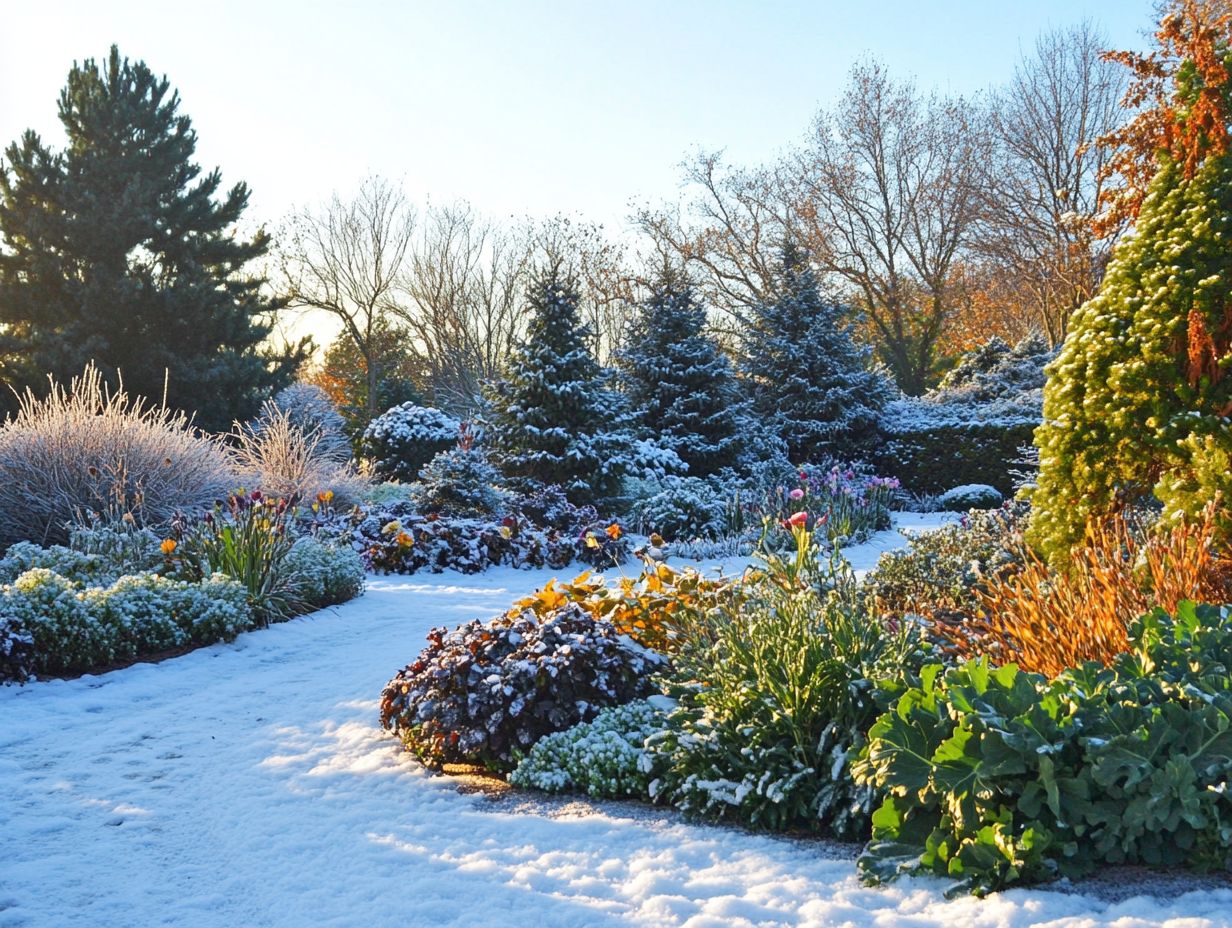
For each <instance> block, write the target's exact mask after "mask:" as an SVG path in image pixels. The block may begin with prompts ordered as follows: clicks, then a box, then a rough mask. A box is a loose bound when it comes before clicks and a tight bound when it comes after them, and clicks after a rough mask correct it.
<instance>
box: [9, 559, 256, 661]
mask: <svg viewBox="0 0 1232 928" xmlns="http://www.w3.org/2000/svg"><path fill="white" fill-rule="evenodd" d="M0 615H3V616H5V617H6V618H7V620H8V621H9V622H10V623H11V624H14V625H16V626H17V627H19V628H20V629H21V630H22V631H23V633H24V634H27V635H29V637H30V638H31V640H32V652H33V653H32V660H31V662H30V663H31V665H32V667H33V669H34V670H35V671H36V672H37V673H40V674H56V673H71V672H80V671H85V670H90V669H92V668H95V667H99V666H105V665H107V664H110V663H112V662H114V661H116V660H127V659H131V658H133V657H137V656H140V655H142V654H152V653H156V652H159V651H165V650H168V649H171V648H178V647H183V646H186V645H190V644H206V643H209V642H213V641H220V640H229V639H231V638H234V637H235V636H236V635H237V634H238V633H239V632H241V631H243V630H245V629H247V628H250V627H251V625H252V613H251V611H250V610H249V608H248V604H247V598H246V594H245V590H244V587H243V586H241V585H240V584H238V583H236V582H235V581H233V580H230V579H228V578H226V577H212V578H210V579H208V580H206V581H204V582H203V583H200V584H196V583H188V582H185V581H182V580H174V579H171V578H168V577H163V576H160V575H158V574H150V573H146V574H135V575H130V576H123V577H120V578H119V579H117V580H116V581H115V582H114V583H111V584H109V585H107V586H84V585H83V584H81V583H75V582H73V581H72V580H70V579H68V578H66V577H62V576H60V575H59V574H57V573H54V572H52V571H50V570H48V569H46V568H38V567H36V568H34V569H32V570H29V571H26V572H25V573H23V574H22V575H21V576H19V577H18V578H17V579H16V580H15V581H14V582H13V583H11V584H6V585H5V586H4V587H3V588H0Z"/></svg>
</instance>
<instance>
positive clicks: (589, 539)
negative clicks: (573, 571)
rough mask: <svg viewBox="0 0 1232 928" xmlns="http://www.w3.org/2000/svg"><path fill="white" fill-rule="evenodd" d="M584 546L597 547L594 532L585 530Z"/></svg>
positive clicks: (597, 542) (597, 543) (597, 540)
mask: <svg viewBox="0 0 1232 928" xmlns="http://www.w3.org/2000/svg"><path fill="white" fill-rule="evenodd" d="M586 547H588V548H597V547H599V539H598V538H596V537H595V533H594V532H587V533H586Z"/></svg>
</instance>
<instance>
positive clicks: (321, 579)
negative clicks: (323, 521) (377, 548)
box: [286, 536, 364, 608]
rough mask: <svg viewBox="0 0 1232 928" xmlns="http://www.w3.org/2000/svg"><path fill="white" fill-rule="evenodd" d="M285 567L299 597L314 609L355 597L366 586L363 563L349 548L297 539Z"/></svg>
mask: <svg viewBox="0 0 1232 928" xmlns="http://www.w3.org/2000/svg"><path fill="white" fill-rule="evenodd" d="M286 567H287V571H288V573H289V574H290V575H291V577H292V583H293V584H294V585H295V588H296V599H297V600H298V601H299V602H301V603H303V604H305V605H306V606H311V607H312V608H320V607H322V606H333V605H337V604H339V603H345V602H347V601H348V600H352V599H354V598H355V597H356V596H358V595H359V594H360V593H362V592H363V589H364V562H363V558H361V557H360V556H359V554H357V553H356V552H355V551H353V550H352V549H351V548H350V547H348V546H345V545H335V544H329V543H326V542H323V541H320V540H318V539H316V538H313V537H311V536H304V537H302V538H298V539H296V541H295V544H294V545H293V546H292V547H291V550H290V551H289V552H288V554H287V559H286Z"/></svg>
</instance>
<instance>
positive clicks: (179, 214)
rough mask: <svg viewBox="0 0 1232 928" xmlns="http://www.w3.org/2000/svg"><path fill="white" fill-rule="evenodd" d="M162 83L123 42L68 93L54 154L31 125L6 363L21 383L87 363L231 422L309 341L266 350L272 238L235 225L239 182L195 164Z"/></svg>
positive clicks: (0, 254)
mask: <svg viewBox="0 0 1232 928" xmlns="http://www.w3.org/2000/svg"><path fill="white" fill-rule="evenodd" d="M179 103H180V101H179V96H178V95H177V94H176V93H175V92H174V91H173V90H171V88H170V85H169V83H168V81H167V79H166V78H156V77H155V76H154V74H153V73H152V72H151V71H150V70H149V68H147V67H146V65H145V64H144V63H142V62H136V63H130V62H129V61H128V59H121V58H120V55H119V51H118V50H117V49H116V48H115V47H114V46H113V47H112V49H111V54H110V57H109V58H108V59H107V61H106V63H105V64H104V65H103V67H101V68H100V67H99V65H98V64H96V63H95V62H94V61H93V60H92V59H91V60H88V61H86V62H85V63H84V64H82V65H74V67H73V69H72V71H71V72H70V73H69V77H68V83H67V85H66V87H65V88H64V90H63V91H62V92H61V94H60V101H59V115H60V121H61V122H62V123H63V125H64V129H65V131H66V133H67V139H68V145H67V147H66V148H65V150H64V151H63V152H59V153H56V152H53V151H51V150H50V149H49V148H48V147H47V146H46V145H44V143H43V141H42V140H41V139H40V138H39V136H38V135H37V134H36V133H34V132H32V131H27V132H26V133H25V134H24V135H23V136H22V138H21V140H20V141H19V142H17V143H14V144H12V145H10V146H9V148H8V149H7V151H6V160H7V162H8V165H7V168H3V167H0V233H2V234H3V237H4V242H5V248H4V249H3V251H0V323H2V324H3V326H4V336H3V339H2V340H0V364H2V368H0V373H2V375H3V378H4V379H5V380H6V381H7V382H8V383H9V385H10V386H15V387H19V388H20V387H24V386H32V387H34V388H35V389H40V388H45V386H46V376H47V375H48V374H54V375H55V376H56V377H57V378H58V379H60V380H63V381H67V380H68V379H69V378H70V377H71V376H72V375H74V374H78V373H80V372H81V370H82V369H83V368H84V367H85V365H86V363H87V362H88V361H91V360H93V361H94V362H95V363H96V364H97V365H98V366H99V367H100V368H102V369H103V370H104V371H106V372H108V374H109V376H111V377H113V378H114V376H115V374H116V372H117V371H119V372H120V373H121V375H122V377H123V380H124V384H125V387H126V388H127V389H128V390H129V392H130V393H135V394H140V395H145V396H147V397H150V398H153V399H156V400H157V399H161V398H162V396H163V391H164V378H166V382H167V387H168V394H167V398H168V402H169V404H170V405H171V406H173V407H177V408H182V409H187V410H192V411H195V412H196V413H197V424H198V425H202V426H204V427H207V428H215V429H222V428H225V427H227V426H228V425H229V424H230V422H231V421H232V419H247V418H249V417H251V416H252V415H253V414H254V413H255V412H256V411H257V409H258V407H259V406H260V405H261V402H262V400H264V399H266V398H268V397H269V396H270V395H271V394H272V393H273V392H274V391H275V390H276V389H278V388H280V387H282V386H285V385H286V384H287V383H288V382H289V380H290V378H291V375H292V373H293V372H294V368H295V367H296V366H298V365H299V363H301V362H302V361H303V359H304V358H305V357H306V353H307V352H306V349H307V345H306V344H301V345H300V346H299V347H298V348H296V349H295V350H292V351H287V352H284V353H283V354H281V355H280V356H273V355H271V354H270V353H269V352H268V349H266V348H264V347H263V342H264V341H265V339H266V337H267V336H268V335H269V334H270V331H271V323H270V321H269V313H271V312H272V311H273V310H275V309H277V308H278V306H279V303H278V302H276V301H271V300H269V299H268V298H266V297H264V296H263V295H262V294H261V286H262V284H263V280H261V279H259V278H255V277H252V276H244V274H243V270H244V268H245V266H247V265H249V263H250V262H252V261H253V260H254V259H256V258H259V257H260V256H262V255H263V254H265V252H266V251H267V249H268V246H269V240H268V237H267V236H266V235H265V234H264V233H263V232H259V233H258V234H257V235H256V236H254V237H253V238H252V239H251V240H248V241H245V240H243V239H240V238H238V237H236V236H235V232H234V230H235V225H236V223H237V221H238V220H239V218H240V216H241V215H242V214H243V212H244V209H245V207H246V206H247V204H248V188H247V187H246V186H245V185H244V184H242V183H241V184H237V185H235V186H234V187H232V188H231V190H230V191H228V192H227V194H226V196H225V197H223V198H222V199H221V200H216V199H215V195H216V194H217V193H218V191H219V187H220V185H221V182H222V179H221V175H220V174H219V172H218V171H217V170H214V171H212V172H210V173H208V174H206V175H204V176H202V175H201V170H200V168H199V167H198V166H197V165H196V164H194V163H193V161H192V158H193V154H194V151H195V149H196V141H197V139H196V133H195V132H194V131H193V129H192V124H191V122H190V120H189V118H188V117H187V116H185V115H183V114H181V113H179Z"/></svg>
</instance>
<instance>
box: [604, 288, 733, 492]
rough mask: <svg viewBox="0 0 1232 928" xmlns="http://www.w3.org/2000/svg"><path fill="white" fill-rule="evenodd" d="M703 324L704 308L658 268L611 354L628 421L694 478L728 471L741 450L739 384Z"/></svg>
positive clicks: (687, 290) (688, 292) (704, 322)
mask: <svg viewBox="0 0 1232 928" xmlns="http://www.w3.org/2000/svg"><path fill="white" fill-rule="evenodd" d="M705 327H706V308H705V306H704V305H703V304H702V303H701V302H700V301H698V300H697V299H695V297H694V294H693V290H692V288H690V287H689V286H688V285H687V284H685V283H684V282H683V281H681V280H680V279H679V278H678V277H677V276H676V275H675V274H674V273H673V272H672V271H670V270H665V271H664V273H663V275H662V276H661V277H660V279H659V281H658V282H657V283H656V284H655V286H654V288H653V290H652V292H651V294H650V296H649V298H648V299H646V300H645V301H644V302H643V303H642V304H641V305H640V306H639V307H638V309H637V311H636V313H635V314H634V316H633V319H632V320H631V322H630V324H629V327H628V329H627V331H626V334H625V345H624V347H623V349H622V350H621V351H620V352H619V353H618V354H617V357H616V362H617V364H618V366H619V368H620V370H621V383H622V385H623V387H624V392H625V396H626V397H627V399H628V401H629V405H630V407H631V408H632V411H633V413H632V414H633V420H634V423H635V424H636V426H637V427H638V428H639V430H640V431H641V432H642V433H643V434H644V435H646V436H648V437H653V438H654V439H656V440H657V441H658V442H659V444H661V445H663V446H664V447H666V448H670V449H671V450H673V451H675V452H676V454H677V455H678V456H679V457H680V458H681V460H683V461H684V462H685V463H686V464H687V465H688V466H689V474H690V476H695V477H708V476H710V475H711V474H713V473H715V472H716V471H719V470H721V469H723V468H725V467H733V466H735V465H736V464H737V461H738V458H739V456H740V452H741V450H742V448H743V446H744V442H743V440H742V428H743V426H744V424H745V423H744V422H743V421H742V419H741V413H742V412H743V409H744V407H743V405H742V403H741V402H740V387H739V384H738V383H737V382H736V379H735V376H734V373H733V371H732V368H731V364H730V362H729V361H728V359H727V356H726V355H724V354H723V353H722V352H721V351H719V348H718V346H717V345H716V344H715V343H714V341H713V339H711V338H710V337H709V336H708V335H707V334H706V332H705Z"/></svg>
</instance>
